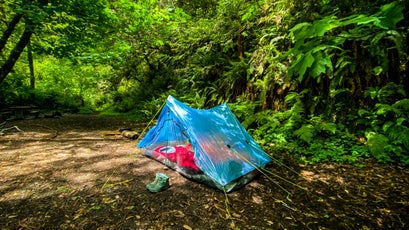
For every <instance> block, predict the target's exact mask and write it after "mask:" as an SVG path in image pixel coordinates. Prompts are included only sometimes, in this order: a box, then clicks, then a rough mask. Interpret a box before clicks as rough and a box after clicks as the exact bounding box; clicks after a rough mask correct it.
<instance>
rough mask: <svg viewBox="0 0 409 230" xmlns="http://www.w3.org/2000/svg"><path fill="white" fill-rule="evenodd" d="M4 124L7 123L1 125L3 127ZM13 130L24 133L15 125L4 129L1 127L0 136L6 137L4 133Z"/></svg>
mask: <svg viewBox="0 0 409 230" xmlns="http://www.w3.org/2000/svg"><path fill="white" fill-rule="evenodd" d="M3 124H5V122H4V123H2V124H1V125H3ZM11 129H16V130H17V131H19V132H24V131H23V130H21V129H20V128H19V127H17V126H16V125H15V126H13V127H9V128H2V127H1V130H0V135H4V132H5V131H8V130H11Z"/></svg>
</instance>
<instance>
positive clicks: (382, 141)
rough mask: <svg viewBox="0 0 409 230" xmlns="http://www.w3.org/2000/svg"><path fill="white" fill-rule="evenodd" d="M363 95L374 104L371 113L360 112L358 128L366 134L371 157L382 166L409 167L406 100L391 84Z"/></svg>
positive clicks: (408, 112)
mask: <svg viewBox="0 0 409 230" xmlns="http://www.w3.org/2000/svg"><path fill="white" fill-rule="evenodd" d="M366 95H368V97H369V98H370V99H372V100H373V101H374V102H376V104H375V106H374V107H373V108H371V110H364V109H361V110H359V112H358V115H359V119H358V120H357V124H358V125H361V126H364V128H363V129H365V130H366V133H365V136H366V138H367V140H368V146H369V149H370V151H371V154H372V155H373V157H374V158H375V159H377V160H378V161H379V162H382V163H391V162H393V163H401V164H404V165H408V164H409V154H408V152H409V99H407V98H403V97H404V96H405V91H403V89H402V86H399V85H396V84H394V83H390V84H388V85H386V86H384V87H382V88H380V89H368V90H367V92H366ZM402 98H403V99H402Z"/></svg>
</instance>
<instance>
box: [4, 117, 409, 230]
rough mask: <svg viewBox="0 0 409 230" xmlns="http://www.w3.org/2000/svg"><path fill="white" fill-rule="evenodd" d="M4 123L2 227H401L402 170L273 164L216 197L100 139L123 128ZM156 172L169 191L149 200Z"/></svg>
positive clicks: (97, 123) (117, 142)
mask: <svg viewBox="0 0 409 230" xmlns="http://www.w3.org/2000/svg"><path fill="white" fill-rule="evenodd" d="M13 125H17V126H18V127H19V128H20V129H22V130H23V131H24V132H16V131H12V132H9V133H6V135H5V136H0V225H1V226H2V227H3V228H5V229H50V228H51V229H55V228H59V229H96V228H101V229H149V228H152V229H190V228H192V229H308V228H310V229H332V228H337V229H365V228H368V229H369V228H395V229H400V228H403V227H406V226H407V225H408V224H409V223H408V217H407V213H408V212H409V204H408V200H409V194H408V192H407V191H408V190H409V173H408V170H406V169H404V168H400V167H393V166H382V165H377V164H372V165H368V166H367V167H363V168H358V167H354V166H348V165H337V164H317V165H313V166H311V165H298V164H288V165H287V166H290V167H292V168H293V169H294V170H293V171H291V170H288V168H286V167H282V165H277V164H274V163H273V164H271V165H269V166H268V167H267V170H268V171H269V173H267V174H263V175H260V176H258V177H256V178H255V180H254V181H252V182H251V183H249V184H247V185H246V186H244V187H243V188H241V189H239V190H238V191H234V192H232V193H229V194H224V193H223V192H221V191H219V190H216V189H213V188H209V187H208V186H205V185H203V184H200V183H196V182H193V181H190V180H188V179H186V178H184V177H183V176H181V175H180V174H178V173H177V172H175V171H173V170H170V169H168V168H167V167H165V166H164V165H162V164H160V163H158V162H156V161H154V160H152V159H150V158H147V157H144V156H142V155H140V154H139V153H138V151H137V149H136V141H132V140H129V139H126V138H124V137H122V136H120V135H108V136H107V135H101V133H102V132H104V133H109V131H110V130H116V129H118V128H123V127H132V125H134V124H132V123H129V122H124V121H121V120H115V119H113V120H110V119H107V118H100V117H96V116H79V115H70V116H66V117H62V118H61V119H39V120H29V121H15V122H13ZM107 131H108V132H107ZM284 156H285V157H288V156H287V155H284ZM157 172H161V173H165V174H166V175H168V176H169V179H170V187H169V188H168V189H167V190H165V191H163V192H161V193H159V194H152V193H149V192H148V191H147V189H146V187H145V186H146V184H147V183H150V182H152V181H153V180H154V179H155V174H156V173H157ZM267 175H268V176H267ZM283 179H284V180H283Z"/></svg>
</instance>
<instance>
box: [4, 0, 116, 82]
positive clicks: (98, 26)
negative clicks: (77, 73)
mask: <svg viewBox="0 0 409 230" xmlns="http://www.w3.org/2000/svg"><path fill="white" fill-rule="evenodd" d="M1 5H2V6H1V10H0V13H1V14H2V15H1V18H2V25H1V27H0V28H1V29H2V30H3V31H4V32H3V35H2V36H1V38H0V53H1V57H2V58H1V59H0V64H1V66H0V83H1V82H3V80H4V79H5V78H6V77H7V75H8V74H9V73H10V72H11V71H12V69H13V67H14V65H15V63H16V62H17V60H18V59H19V57H20V55H21V53H22V52H23V51H24V49H25V47H26V46H27V45H28V44H29V43H30V40H31V39H32V38H33V37H35V40H34V42H33V48H34V49H35V50H36V51H37V52H46V53H48V54H52V55H56V56H59V57H62V56H65V57H73V56H75V55H77V54H79V53H81V52H84V50H85V49H86V48H87V47H90V46H93V45H94V44H95V43H97V42H96V41H99V39H100V38H102V37H103V35H104V34H105V33H108V32H110V31H111V28H110V25H109V23H110V20H111V17H110V16H111V12H110V11H109V10H107V9H108V7H109V4H108V2H107V1H105V0H96V1H90V0H88V1H80V0H74V1H64V0H57V1H46V0H5V1H3V2H2V3H1ZM11 47H13V48H11Z"/></svg>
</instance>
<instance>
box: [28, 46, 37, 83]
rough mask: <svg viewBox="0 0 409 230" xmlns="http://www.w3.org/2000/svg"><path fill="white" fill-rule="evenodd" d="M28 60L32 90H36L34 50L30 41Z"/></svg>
mask: <svg viewBox="0 0 409 230" xmlns="http://www.w3.org/2000/svg"><path fill="white" fill-rule="evenodd" d="M27 59H28V65H29V67H30V88H32V89H34V88H35V82H36V79H35V75H34V61H33V49H32V48H31V42H30V41H28V44H27Z"/></svg>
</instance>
